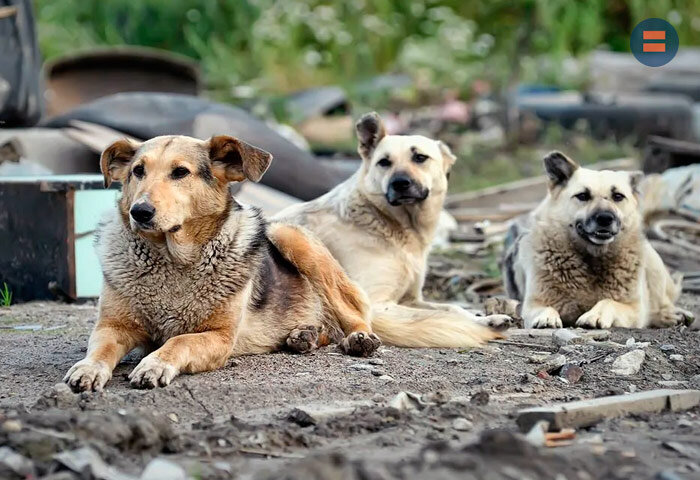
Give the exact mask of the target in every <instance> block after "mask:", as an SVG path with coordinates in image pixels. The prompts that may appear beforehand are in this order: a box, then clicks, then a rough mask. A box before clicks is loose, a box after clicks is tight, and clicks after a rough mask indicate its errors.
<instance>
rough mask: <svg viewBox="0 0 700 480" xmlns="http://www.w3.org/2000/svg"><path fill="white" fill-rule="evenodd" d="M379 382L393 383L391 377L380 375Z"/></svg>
mask: <svg viewBox="0 0 700 480" xmlns="http://www.w3.org/2000/svg"><path fill="white" fill-rule="evenodd" d="M379 380H384V381H385V382H393V381H394V377H392V376H391V375H382V376H381V377H379Z"/></svg>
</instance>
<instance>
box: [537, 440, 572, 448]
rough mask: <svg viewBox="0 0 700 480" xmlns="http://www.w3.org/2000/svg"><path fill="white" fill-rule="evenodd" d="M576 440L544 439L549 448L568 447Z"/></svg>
mask: <svg viewBox="0 0 700 480" xmlns="http://www.w3.org/2000/svg"><path fill="white" fill-rule="evenodd" d="M573 444H574V442H573V441H571V440H545V441H544V446H545V447H548V448H556V447H568V446H569V445H573Z"/></svg>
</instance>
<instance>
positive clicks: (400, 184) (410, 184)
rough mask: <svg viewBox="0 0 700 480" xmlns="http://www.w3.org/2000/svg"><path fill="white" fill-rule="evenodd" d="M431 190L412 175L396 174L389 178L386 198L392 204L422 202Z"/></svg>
mask: <svg viewBox="0 0 700 480" xmlns="http://www.w3.org/2000/svg"><path fill="white" fill-rule="evenodd" d="M429 193H430V192H429V190H428V189H427V188H424V187H423V186H421V185H420V184H418V183H417V182H415V181H414V180H413V179H412V178H411V177H409V176H408V175H404V174H396V175H394V176H393V177H391V180H389V187H388V189H387V192H386V200H387V202H389V204H390V205H392V206H394V207H396V206H398V205H407V204H412V203H418V202H422V201H423V200H425V199H426V198H428V194H429Z"/></svg>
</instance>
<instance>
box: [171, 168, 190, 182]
mask: <svg viewBox="0 0 700 480" xmlns="http://www.w3.org/2000/svg"><path fill="white" fill-rule="evenodd" d="M189 174H190V171H189V170H187V169H186V168H185V167H177V168H174V169H173V173H172V177H173V179H174V180H179V179H181V178H185V177H186V176H187V175H189Z"/></svg>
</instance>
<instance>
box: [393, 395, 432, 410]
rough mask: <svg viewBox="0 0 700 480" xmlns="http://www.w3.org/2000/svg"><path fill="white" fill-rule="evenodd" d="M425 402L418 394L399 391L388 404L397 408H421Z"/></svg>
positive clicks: (424, 405)
mask: <svg viewBox="0 0 700 480" xmlns="http://www.w3.org/2000/svg"><path fill="white" fill-rule="evenodd" d="M426 405H427V403H425V402H424V401H423V399H422V398H421V397H420V395H418V394H416V393H412V392H399V393H397V394H396V396H395V397H394V398H392V399H391V400H390V401H389V406H390V407H393V408H395V409H397V410H402V411H404V410H422V409H424V408H425V407H426Z"/></svg>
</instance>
